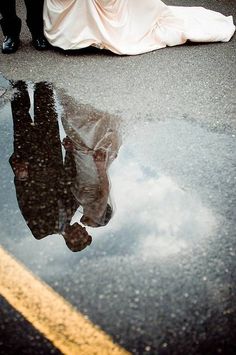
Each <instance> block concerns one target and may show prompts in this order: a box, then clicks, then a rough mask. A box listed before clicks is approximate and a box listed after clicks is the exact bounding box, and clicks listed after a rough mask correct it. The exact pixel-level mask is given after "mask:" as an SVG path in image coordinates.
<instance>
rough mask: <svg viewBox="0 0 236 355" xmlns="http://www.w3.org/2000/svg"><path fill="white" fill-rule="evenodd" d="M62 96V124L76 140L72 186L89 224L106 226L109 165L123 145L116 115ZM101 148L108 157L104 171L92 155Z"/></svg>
mask: <svg viewBox="0 0 236 355" xmlns="http://www.w3.org/2000/svg"><path fill="white" fill-rule="evenodd" d="M63 100H64V101H65V103H64V105H63V106H64V114H63V118H62V124H63V128H64V130H65V133H66V135H67V137H69V138H70V140H71V141H72V142H73V145H74V151H73V156H74V161H75V165H76V177H75V180H74V182H73V184H72V187H71V190H72V193H73V194H74V196H75V198H76V199H77V201H78V202H79V204H80V206H81V207H82V210H83V211H82V213H83V216H85V217H87V218H89V221H90V222H89V223H87V224H86V225H90V226H91V227H98V226H103V225H105V224H106V219H107V213H106V212H107V207H109V210H110V218H111V215H112V212H113V203H112V201H111V196H110V188H111V186H110V183H109V178H108V169H109V167H110V164H111V163H112V162H113V160H114V159H115V158H116V156H117V154H118V151H119V148H120V145H121V140H120V138H119V135H118V126H117V125H118V122H117V118H116V117H115V118H114V119H113V117H112V116H110V115H108V114H106V113H103V112H100V111H97V110H95V109H93V108H91V107H90V106H87V105H77V106H75V105H74V103H73V102H72V101H71V100H70V98H69V97H68V99H66V97H64V98H63ZM98 150H99V151H103V152H104V154H105V157H106V158H105V160H104V164H103V169H102V172H101V170H99V169H98V168H97V165H96V163H95V160H94V157H93V155H94V153H95V152H96V151H98ZM108 205H109V206H108ZM108 212H109V211H108Z"/></svg>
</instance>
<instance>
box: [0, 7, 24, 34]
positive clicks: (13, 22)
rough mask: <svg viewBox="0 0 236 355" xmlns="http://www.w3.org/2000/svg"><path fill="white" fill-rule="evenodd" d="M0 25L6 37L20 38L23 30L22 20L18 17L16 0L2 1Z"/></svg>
mask: <svg viewBox="0 0 236 355" xmlns="http://www.w3.org/2000/svg"><path fill="white" fill-rule="evenodd" d="M0 13H1V15H2V19H1V20H0V24H1V27H2V31H3V34H4V36H12V37H18V36H19V34H20V30H21V20H20V19H19V17H17V15H16V1H15V0H0Z"/></svg>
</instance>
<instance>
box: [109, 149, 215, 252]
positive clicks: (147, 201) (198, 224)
mask: <svg viewBox="0 0 236 355" xmlns="http://www.w3.org/2000/svg"><path fill="white" fill-rule="evenodd" d="M121 155H122V156H121V157H120V159H119V160H118V161H117V162H115V163H114V169H113V171H112V172H113V173H112V179H111V180H112V190H113V195H114V197H115V205H116V214H115V217H114V219H113V220H112V221H111V222H110V224H109V226H108V228H110V229H109V230H110V232H112V233H117V232H119V231H120V230H121V228H122V231H124V230H125V231H126V233H127V234H128V235H127V238H129V234H130V230H132V233H133V234H134V233H135V238H136V239H137V242H138V251H140V252H141V251H142V253H145V254H146V253H147V254H148V255H149V256H150V255H156V254H159V255H163V256H164V255H169V254H173V253H177V252H179V251H180V250H182V249H183V248H186V247H187V246H188V245H189V244H191V245H192V244H194V243H198V240H199V239H200V238H204V237H207V236H209V235H210V234H211V233H212V231H213V229H214V227H215V225H216V221H215V218H214V216H213V214H212V212H211V211H210V210H209V209H208V208H206V207H204V206H203V204H202V202H201V201H200V199H199V198H198V197H197V196H195V195H193V194H192V193H190V192H187V191H184V190H182V189H181V188H180V187H179V186H178V185H177V183H176V182H175V181H174V180H173V179H172V178H170V177H168V176H164V175H162V176H154V177H153V176H150V174H148V173H147V172H146V169H145V168H144V166H143V162H142V166H141V165H140V164H139V163H138V162H137V160H135V161H136V162H134V161H132V160H131V161H129V160H128V161H127V159H126V157H125V156H124V154H122V153H121ZM126 156H127V155H126ZM147 171H148V170H147Z"/></svg>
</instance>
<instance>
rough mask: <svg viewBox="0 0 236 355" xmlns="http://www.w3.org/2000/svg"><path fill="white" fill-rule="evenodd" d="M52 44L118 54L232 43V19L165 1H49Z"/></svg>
mask: <svg viewBox="0 0 236 355" xmlns="http://www.w3.org/2000/svg"><path fill="white" fill-rule="evenodd" d="M44 26H45V27H44V28H45V36H46V37H47V39H48V41H49V42H50V43H51V44H52V45H53V46H56V47H60V48H63V49H79V48H84V47H88V46H90V45H92V46H96V47H98V48H105V49H109V50H111V51H112V52H114V53H117V54H140V53H144V52H149V51H153V50H155V49H159V48H163V47H166V46H175V45H179V44H183V43H185V42H186V41H187V40H190V41H193V42H219V41H221V42H227V41H229V40H230V38H231V37H232V36H233V34H234V31H235V26H234V24H233V19H232V16H228V17H226V16H224V15H222V14H220V13H218V12H214V11H211V10H207V9H205V8H202V7H183V6H179V7H177V6H167V5H165V4H164V3H163V2H162V1H160V0H45V1H44Z"/></svg>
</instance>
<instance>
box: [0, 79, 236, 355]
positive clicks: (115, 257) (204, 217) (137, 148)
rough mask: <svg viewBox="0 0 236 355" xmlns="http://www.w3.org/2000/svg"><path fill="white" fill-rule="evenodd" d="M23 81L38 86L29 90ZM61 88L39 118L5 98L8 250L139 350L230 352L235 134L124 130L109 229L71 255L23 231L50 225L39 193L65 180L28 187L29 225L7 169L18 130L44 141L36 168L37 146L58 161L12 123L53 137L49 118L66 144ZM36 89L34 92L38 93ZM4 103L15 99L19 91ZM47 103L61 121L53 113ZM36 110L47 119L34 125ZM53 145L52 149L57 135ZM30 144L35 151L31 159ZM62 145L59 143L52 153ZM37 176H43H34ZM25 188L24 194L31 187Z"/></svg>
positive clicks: (182, 128) (57, 238)
mask: <svg viewBox="0 0 236 355" xmlns="http://www.w3.org/2000/svg"><path fill="white" fill-rule="evenodd" d="M2 83H3V84H2V86H3V87H4V85H5V86H7V84H8V82H7V81H3V79H2ZM26 84H27V87H28V88H32V87H33V83H32V82H27V83H26ZM41 84H42V83H41ZM43 85H46V84H45V83H43ZM13 86H14V84H13ZM39 86H40V85H38V86H36V87H39ZM48 86H49V87H52V85H51V84H48V85H46V88H47V87H48ZM53 90H54V104H52V101H50V100H51V99H50V97H49V96H46V95H45V92H43V91H42V98H41V97H39V98H38V101H37V102H35V110H36V109H37V110H36V111H35V113H34V114H33V112H31V111H30V109H29V107H28V109H27V110H25V106H24V105H23V106H22V105H21V102H22V101H20V103H19V95H18V94H17V93H16V94H15V95H13V100H12V102H13V104H11V103H10V102H9V101H7V102H6V103H3V104H2V105H1V112H0V114H1V122H0V124H1V132H4V134H3V135H2V136H1V147H0V149H1V152H2V154H1V172H2V184H1V216H2V218H1V232H0V236H1V244H2V246H3V247H5V248H6V249H7V250H9V251H10V252H11V253H13V254H14V255H15V256H16V257H17V258H18V259H19V260H21V261H23V262H24V264H25V265H26V266H27V267H29V268H30V269H31V270H32V271H33V272H34V273H35V274H36V275H38V276H39V277H40V278H41V279H42V280H44V281H46V282H47V283H48V284H49V285H51V286H52V287H53V288H54V289H55V290H56V291H58V293H59V294H61V295H63V296H64V297H65V298H66V299H67V300H69V301H70V303H71V304H73V305H74V306H76V307H78V309H79V310H80V311H81V312H82V313H83V314H85V315H87V316H88V317H89V319H90V320H92V321H93V322H94V323H95V324H98V325H99V326H100V327H101V328H102V329H103V330H105V331H106V332H107V333H108V334H110V335H111V336H112V337H113V339H114V340H115V341H116V342H117V343H119V344H120V345H122V346H124V347H125V348H126V349H127V350H129V351H130V352H131V353H134V354H146V353H147V354H148V353H152V354H155V353H160V354H183V353H190V354H203V353H204V354H212V353H224V354H226V353H227V354H233V353H234V351H235V347H234V343H233V339H234V336H235V333H234V332H235V317H234V315H235V290H234V287H235V273H234V271H235V240H234V239H233V236H234V235H235V205H236V203H235V198H236V196H235V188H234V187H235V150H236V141H235V136H234V134H227V133H222V132H220V133H218V132H216V131H215V130H209V129H206V128H203V127H200V126H198V125H197V124H195V123H190V122H186V121H180V120H171V121H168V120H166V121H164V122H138V123H137V124H136V126H135V127H134V129H133V131H132V134H127V135H126V134H124V133H123V131H122V124H121V126H120V135H122V145H121V147H120V150H119V152H118V156H117V158H116V159H115V160H114V161H113V163H112V164H111V167H110V169H109V176H110V182H111V195H112V200H113V203H114V209H115V213H114V216H113V218H112V219H111V220H110V221H109V223H108V224H107V225H106V226H104V227H101V228H91V227H86V228H87V230H88V231H89V234H90V235H92V238H93V241H92V244H91V245H90V246H88V247H87V248H86V249H85V250H83V251H82V252H80V253H72V252H71V250H69V249H68V248H67V246H66V244H65V241H64V240H63V237H62V236H61V235H59V234H55V232H54V233H53V232H48V234H53V235H48V236H46V237H45V238H43V239H41V240H36V239H35V238H34V236H33V235H32V233H31V231H30V229H29V227H27V224H26V221H27V222H28V225H29V226H30V228H31V230H32V231H33V232H35V230H34V229H33V227H32V224H30V223H29V220H30V218H33V219H36V221H39V219H40V225H50V223H51V222H52V220H53V217H54V215H55V213H54V212H53V209H51V213H48V214H47V213H44V212H45V208H46V207H45V201H40V200H39V195H40V194H41V193H42V191H44V193H45V191H47V188H45V186H49V188H50V189H51V191H52V190H53V189H55V190H56V191H59V190H58V187H57V183H58V181H57V180H55V181H57V182H56V183H55V182H54V185H53V187H52V185H51V182H50V180H51V179H50V176H46V178H45V174H44V173H42V174H40V179H39V181H40V184H41V185H42V186H41V185H40V186H41V187H42V188H41V189H39V185H37V184H36V187H37V188H36V189H35V190H34V185H33V188H32V186H31V190H30V196H31V197H35V199H34V198H32V199H31V200H30V202H31V203H32V205H31V211H32V210H34V209H35V208H36V211H37V213H38V214H37V215H36V217H35V215H34V214H33V217H29V216H28V215H27V214H25V209H24V203H23V202H22V199H23V201H24V199H25V198H26V197H25V196H27V193H28V191H27V188H26V187H24V188H23V194H22V193H19V191H20V190H19V186H18V185H17V183H16V180H15V179H14V175H13V170H14V169H12V167H11V165H12V164H11V165H10V163H9V159H10V157H11V156H12V153H13V151H14V152H15V153H16V151H17V149H18V148H17V147H16V145H15V143H16V140H17V142H19V139H20V138H19V134H20V135H21V141H22V142H23V141H25V142H26V141H28V140H29V141H30V138H29V137H31V138H32V137H33V138H34V139H35V141H30V145H31V147H30V145H29V146H28V149H31V150H30V153H29V152H28V151H27V148H26V149H25V151H24V153H25V154H26V155H27V154H28V153H29V154H32V156H30V155H28V158H29V157H30V158H29V160H30V159H31V158H32V159H36V163H37V164H39V165H40V161H37V157H41V158H42V153H41V152H39V151H38V149H39V146H38V142H41V143H40V146H41V150H42V151H43V149H44V150H46V153H48V154H49V157H51V161H53V159H54V160H55V159H56V160H58V159H59V155H58V154H57V155H55V154H54V151H52V150H50V151H48V149H49V148H48V144H47V145H45V144H44V143H45V142H43V141H42V138H41V140H40V139H38V140H37V131H36V133H35V132H34V133H30V131H29V129H28V128H26V129H25V130H24V127H23V126H21V130H20V131H17V130H16V129H17V125H16V124H15V123H14V125H13V121H14V120H15V119H16V118H17V117H20V121H21V122H22V121H23V120H22V117H24V112H25V111H27V112H30V119H31V126H33V128H34V129H35V127H36V126H37V124H39V125H40V130H41V132H44V128H43V126H46V127H47V129H49V128H48V121H49V122H50V120H52V118H53V119H55V120H56V121H57V122H58V125H57V130H56V131H55V127H56V126H55V125H54V126H53V125H51V128H50V131H51V133H52V132H53V130H54V133H55V132H56V133H57V134H58V129H59V135H58V136H57V139H59V140H60V141H62V140H63V137H65V135H66V133H65V131H64V129H63V125H62V123H61V116H62V115H61V109H60V96H58V95H57V88H56V87H53ZM28 92H29V96H32V95H30V92H31V91H30V89H29V91H28ZM47 94H48V92H47ZM4 95H9V96H10V95H11V93H10V90H9V91H8V92H6V93H5V94H4ZM3 97H4V96H3ZM47 100H49V105H48V104H47ZM62 102H63V99H62ZM14 103H16V104H18V106H16V107H15V106H14ZM40 105H41V106H40ZM50 107H51V109H53V112H54V114H53V115H52V114H51V115H49V116H48V117H47V113H48V110H49V109H50ZM79 107H80V106H79V104H78V112H80V111H79ZM67 110H68V112H69V110H70V107H69V106H67ZM90 110H91V112H90V115H91V116H93V115H96V114H97V111H96V110H95V109H93V108H92V107H90ZM36 112H37V114H38V117H39V120H41V121H37V118H36V117H37V116H36ZM78 117H79V118H81V117H80V116H78ZM121 122H122V120H121ZM17 132H18V134H17ZM154 133H155V134H154ZM35 134H36V135H35ZM38 134H40V132H38ZM55 136H56V135H55ZM13 138H14V139H13ZM39 138H40V135H39ZM54 138H55V137H54ZM50 139H51V142H50V144H51V143H52V139H53V137H50ZM45 141H46V139H45ZM13 143H14V144H13ZM46 143H47V142H46ZM32 145H35V147H36V148H37V152H36V153H35V152H34V151H33V153H32ZM55 146H56V143H55V142H54V145H51V147H54V148H55ZM13 147H15V148H13ZM29 147H30V148H29ZM43 147H44V148H43ZM54 148H53V149H54ZM50 149H51V148H50ZM60 150H61V157H63V156H65V154H66V151H65V149H64V147H63V146H62V145H60ZM40 154H41V155H40ZM10 161H11V160H10ZM37 164H36V165H37ZM34 165H35V161H34V160H33V161H30V168H32V171H33V169H35V167H34ZM41 168H42V166H41ZM51 168H52V166H51V165H50V166H49V167H47V168H46V169H49V170H48V171H51V170H50V169H51ZM40 171H42V170H39V172H40ZM67 173H68V171H67ZM33 179H34V180H37V174H36V175H34V177H33ZM54 179H55V177H54ZM27 183H28V182H27ZM21 184H23V185H24V186H25V184H26V182H25V181H23V182H21ZM31 184H32V182H31ZM27 186H28V188H29V186H30V184H29V185H27ZM69 186H70V185H69ZM16 196H17V197H16ZM49 196H50V195H49V194H48V195H44V196H43V199H44V200H45V199H47V198H49ZM56 196H58V195H56ZM17 200H18V201H17ZM34 201H35V203H36V206H34V205H33V202H34ZM40 209H41V210H40ZM40 211H41V212H40ZM80 218H81V211H80V210H79V209H78V210H77V212H75V215H74V216H73V219H72V220H71V223H74V222H79V223H80ZM43 219H44V220H43ZM38 224H39V223H38ZM37 233H38V230H37V232H36V235H37ZM37 239H40V238H37ZM29 255H30V258H29Z"/></svg>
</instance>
